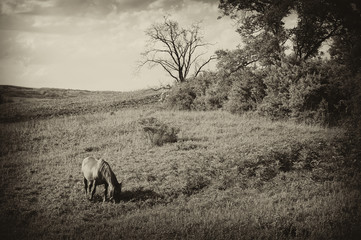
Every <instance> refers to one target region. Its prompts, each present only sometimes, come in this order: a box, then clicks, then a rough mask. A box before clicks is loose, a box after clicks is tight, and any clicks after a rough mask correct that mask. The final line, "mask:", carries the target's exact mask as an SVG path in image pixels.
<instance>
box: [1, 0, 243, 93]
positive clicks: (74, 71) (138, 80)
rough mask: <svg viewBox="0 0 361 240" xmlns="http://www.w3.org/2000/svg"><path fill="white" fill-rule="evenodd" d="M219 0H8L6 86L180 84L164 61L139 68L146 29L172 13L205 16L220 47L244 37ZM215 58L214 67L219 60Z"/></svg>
mask: <svg viewBox="0 0 361 240" xmlns="http://www.w3.org/2000/svg"><path fill="white" fill-rule="evenodd" d="M218 2H219V1H218V0H0V85H16V86H24V87H35V88H42V87H46V88H66V89H84V90H101V91H103V90H112V91H132V90H138V89H146V88H150V87H156V86H159V85H160V84H163V85H165V84H168V83H172V81H173V80H172V78H171V77H169V76H168V75H167V74H166V73H165V72H164V71H163V70H162V69H161V68H152V69H148V68H147V67H143V68H142V69H141V70H140V71H137V63H138V62H139V60H141V52H143V51H144V50H145V48H146V43H147V40H148V38H147V36H146V34H145V31H146V29H147V28H149V27H150V26H151V25H152V24H154V23H160V22H162V20H163V17H164V16H170V19H172V20H175V21H177V22H179V24H180V25H181V26H183V27H188V26H190V25H191V24H192V23H194V22H198V21H201V27H202V30H203V34H204V41H205V42H209V43H212V45H210V46H209V47H208V49H207V52H208V54H209V55H211V54H213V53H214V52H215V51H216V50H218V49H235V48H236V47H237V45H239V44H240V43H241V38H240V36H239V34H237V33H236V31H235V30H236V26H235V24H234V23H233V22H232V20H230V19H229V18H227V17H223V18H221V19H217V18H218V17H219V16H221V13H220V11H219V9H218ZM214 64H215V63H213V65H212V64H211V65H209V68H212V67H214Z"/></svg>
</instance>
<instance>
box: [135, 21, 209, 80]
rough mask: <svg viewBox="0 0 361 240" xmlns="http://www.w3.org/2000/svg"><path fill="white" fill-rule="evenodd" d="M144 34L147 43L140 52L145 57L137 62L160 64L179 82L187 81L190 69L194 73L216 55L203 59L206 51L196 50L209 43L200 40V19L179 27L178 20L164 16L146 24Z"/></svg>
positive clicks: (195, 74) (152, 65)
mask: <svg viewBox="0 0 361 240" xmlns="http://www.w3.org/2000/svg"><path fill="white" fill-rule="evenodd" d="M146 35H147V36H148V37H149V44H148V49H147V50H146V51H144V52H143V53H142V55H143V57H144V60H143V61H142V62H141V64H140V65H141V66H143V65H146V64H148V65H149V66H150V67H155V66H161V67H162V68H163V69H164V70H165V71H166V72H167V73H168V74H169V75H170V76H171V77H172V78H173V79H174V80H175V81H176V82H178V83H181V82H184V81H186V79H187V77H188V76H189V75H190V73H191V72H192V73H193V77H196V76H197V75H198V74H199V73H200V72H201V71H202V69H203V67H204V66H206V65H207V64H208V63H209V62H210V61H212V60H213V59H215V56H214V55H212V56H210V57H208V58H206V59H205V60H204V59H203V57H204V56H205V55H206V51H199V50H200V49H202V48H205V47H206V46H208V45H210V44H209V43H206V42H204V41H203V36H202V34H201V28H200V24H199V23H195V24H193V25H192V26H191V27H190V28H182V27H181V26H179V24H178V22H176V21H172V20H170V19H169V18H167V17H165V18H164V21H163V22H162V23H155V24H153V25H152V26H151V27H150V28H148V30H147V31H146ZM192 68H193V69H192Z"/></svg>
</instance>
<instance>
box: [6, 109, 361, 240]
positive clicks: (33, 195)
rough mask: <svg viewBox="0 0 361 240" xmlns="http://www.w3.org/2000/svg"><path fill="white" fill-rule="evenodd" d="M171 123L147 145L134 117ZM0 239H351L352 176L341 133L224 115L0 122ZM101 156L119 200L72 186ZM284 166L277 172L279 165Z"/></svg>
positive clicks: (354, 230)
mask: <svg viewBox="0 0 361 240" xmlns="http://www.w3.org/2000/svg"><path fill="white" fill-rule="evenodd" d="M144 118H156V119H159V120H161V121H162V122H164V123H166V124H167V125H169V126H171V127H174V128H178V129H180V131H179V133H178V141H177V142H174V143H168V144H164V145H162V146H154V145H152V144H150V143H149V141H148V139H147V137H146V135H144V132H143V131H142V126H141V125H140V124H139V120H140V119H144ZM0 127H1V131H0V149H1V152H0V176H1V177H0V189H1V191H0V201H1V206H0V213H1V216H2V217H1V222H0V226H1V238H2V239H5V238H14V239H24V238H30V239H34V238H47V239H49V238H56V239H58V238H80V239H89V238H93V237H95V236H96V238H99V239H104V238H110V239H265V238H267V239H352V238H356V236H357V234H358V233H360V230H359V229H360V226H361V225H360V224H361V209H360V199H361V194H360V181H359V179H360V178H359V177H360V172H359V171H358V170H357V169H355V168H353V167H352V166H353V165H352V164H350V163H349V162H347V161H348V160H349V159H348V158H347V154H346V153H343V152H342V146H343V145H342V144H343V130H342V129H336V128H333V129H329V128H323V127H319V126H310V125H302V124H295V123H293V122H287V121H285V122H272V121H269V120H267V119H264V118H257V117H253V116H246V115H244V116H235V115H231V114H229V113H226V112H221V111H214V112H181V111H156V110H152V109H149V110H136V109H123V110H120V111H115V112H114V114H112V115H110V114H109V113H105V112H98V113H94V114H78V115H73V116H63V117H53V118H50V119H49V118H45V119H40V120H29V121H23V122H17V123H1V125H0ZM90 155H93V156H95V157H102V158H104V159H105V160H107V161H108V162H109V163H110V165H111V167H112V169H113V171H114V172H115V174H116V175H117V178H118V180H119V181H122V182H123V199H122V201H121V203H120V204H112V203H108V202H106V203H102V202H101V194H102V192H101V191H102V187H99V188H98V191H97V193H96V197H95V201H94V202H90V201H88V200H87V199H86V198H85V196H84V192H83V186H82V175H81V172H80V165H81V161H82V159H83V158H85V157H87V156H90ZM286 165H287V167H285V166H286Z"/></svg>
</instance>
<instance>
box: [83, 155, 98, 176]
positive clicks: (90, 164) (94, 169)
mask: <svg viewBox="0 0 361 240" xmlns="http://www.w3.org/2000/svg"><path fill="white" fill-rule="evenodd" d="M99 162H100V161H99V160H97V159H96V158H94V157H87V158H85V159H84V160H83V163H82V166H81V170H82V172H83V175H84V177H85V178H86V179H87V180H94V179H95V178H97V175H98V171H99V167H98V166H99Z"/></svg>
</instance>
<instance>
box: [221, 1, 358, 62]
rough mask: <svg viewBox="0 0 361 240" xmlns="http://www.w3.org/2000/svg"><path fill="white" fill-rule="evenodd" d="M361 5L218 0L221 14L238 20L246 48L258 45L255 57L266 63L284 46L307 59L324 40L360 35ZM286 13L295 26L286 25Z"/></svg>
mask: <svg viewBox="0 0 361 240" xmlns="http://www.w3.org/2000/svg"><path fill="white" fill-rule="evenodd" d="M360 7H361V5H360V3H359V2H356V1H354V0H275V1H273V0H220V4H219V8H220V9H221V10H222V12H223V14H224V15H226V16H230V17H231V18H232V19H235V20H236V21H237V22H238V23H239V24H238V29H237V31H238V32H239V33H240V34H241V35H242V37H243V38H244V41H245V43H246V45H248V46H250V47H249V49H253V50H255V49H256V48H258V49H257V51H255V52H256V53H257V54H258V58H259V59H263V60H267V61H266V63H270V62H271V63H272V62H274V61H277V60H279V58H280V55H283V54H285V51H286V50H287V49H289V50H290V51H291V52H292V53H293V54H294V56H295V57H296V58H298V59H299V60H307V59H309V58H312V57H314V56H316V55H318V54H319V50H320V47H321V46H322V44H323V43H325V42H326V41H329V40H331V39H333V38H335V37H337V36H344V35H345V34H348V33H349V34H350V33H352V34H351V35H353V37H355V35H357V36H359V35H360V29H361V14H360V9H361V8H360ZM289 16H294V17H295V18H296V20H297V24H296V25H295V26H292V27H286V24H285V19H286V18H287V17H289ZM260 43H262V44H261V45H260ZM290 43H291V44H290ZM290 45H291V46H290Z"/></svg>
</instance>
